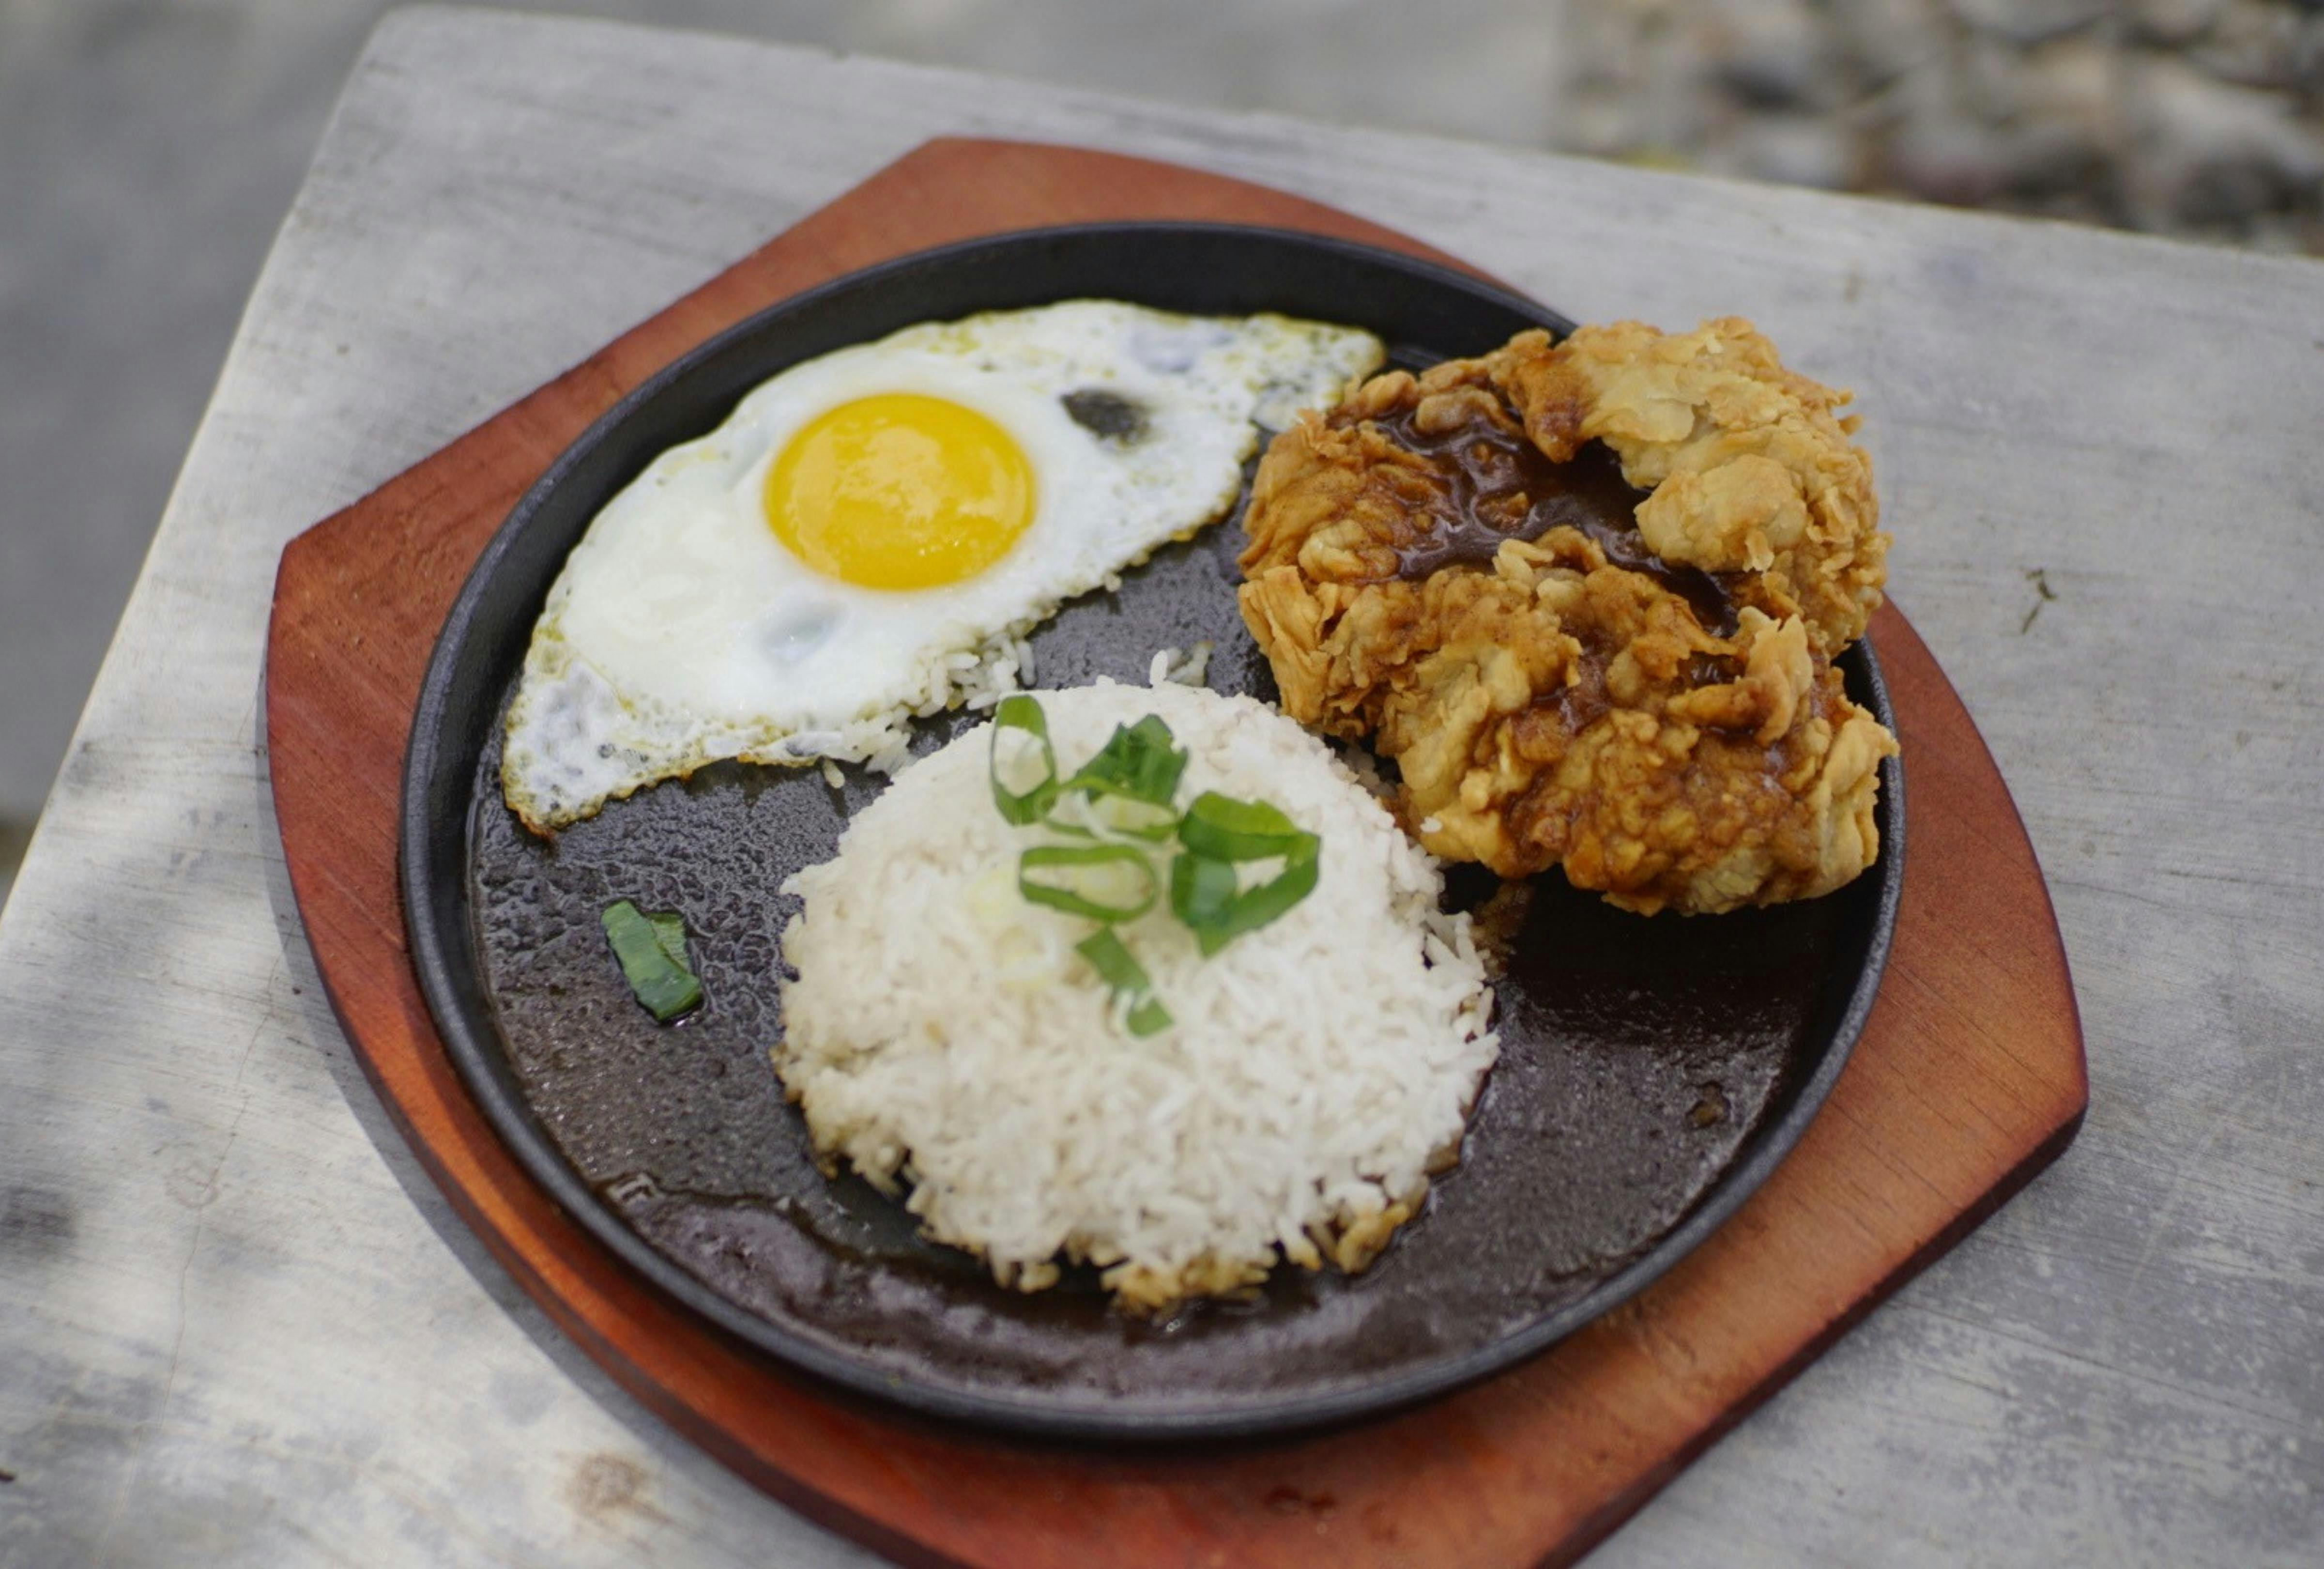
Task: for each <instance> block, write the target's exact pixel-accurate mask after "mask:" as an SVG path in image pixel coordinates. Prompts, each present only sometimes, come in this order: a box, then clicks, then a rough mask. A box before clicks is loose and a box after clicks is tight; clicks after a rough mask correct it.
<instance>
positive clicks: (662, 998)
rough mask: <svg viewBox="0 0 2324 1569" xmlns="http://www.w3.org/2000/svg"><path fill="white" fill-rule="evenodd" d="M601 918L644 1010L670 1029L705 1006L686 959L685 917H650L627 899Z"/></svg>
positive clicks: (700, 984)
mask: <svg viewBox="0 0 2324 1569" xmlns="http://www.w3.org/2000/svg"><path fill="white" fill-rule="evenodd" d="M598 920H599V922H600V923H601V924H602V925H603V926H604V928H605V940H606V941H607V942H608V943H610V944H612V945H613V956H614V957H615V958H616V959H619V960H620V961H621V964H622V976H623V978H625V979H626V980H627V981H628V982H629V983H630V991H631V993H632V995H634V996H635V997H636V998H637V1000H638V1003H639V1006H641V1007H642V1008H643V1009H645V1011H647V1012H649V1013H650V1014H652V1015H653V1016H654V1017H655V1018H656V1019H658V1020H660V1021H661V1022H662V1023H664V1024H667V1023H669V1021H670V1020H673V1019H675V1018H677V1017H678V1015H679V1014H681V1013H687V1012H690V1011H693V1010H694V1009H696V1008H698V1007H700V1006H701V1004H702V983H701V982H699V981H697V980H696V979H695V978H694V972H693V970H692V969H690V968H689V967H688V966H687V960H686V918H685V917H683V916H680V915H677V914H673V913H670V912H668V911H664V912H660V913H657V914H654V915H647V914H645V913H643V912H642V911H641V910H640V909H638V907H637V906H636V905H634V904H632V903H631V902H630V901H629V900H626V899H623V900H615V901H614V902H613V903H612V904H609V905H607V906H606V907H605V908H604V911H603V912H602V913H600V915H599V916H598Z"/></svg>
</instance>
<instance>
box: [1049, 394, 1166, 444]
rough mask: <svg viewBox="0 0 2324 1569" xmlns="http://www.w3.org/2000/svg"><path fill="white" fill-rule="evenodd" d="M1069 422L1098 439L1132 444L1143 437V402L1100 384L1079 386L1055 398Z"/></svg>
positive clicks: (1144, 409) (1144, 431)
mask: <svg viewBox="0 0 2324 1569" xmlns="http://www.w3.org/2000/svg"><path fill="white" fill-rule="evenodd" d="M1057 401H1059V402H1061V403H1063V404H1064V405H1065V413H1066V414H1067V415H1068V416H1070V417H1071V418H1072V420H1073V422H1074V424H1076V425H1078V426H1080V427H1081V428H1082V429H1084V430H1086V431H1088V432H1089V433H1090V434H1091V435H1093V436H1095V437H1097V438H1099V439H1100V440H1102V441H1111V442H1112V443H1113V444H1114V445H1115V446H1117V447H1135V446H1137V445H1138V443H1139V442H1140V441H1143V440H1145V439H1146V429H1147V426H1146V405H1145V404H1143V403H1140V402H1138V401H1135V400H1133V399H1130V398H1125V397H1123V396H1122V395H1121V394H1120V392H1111V391H1109V390H1108V389H1106V388H1104V387H1079V388H1076V389H1074V391H1073V392H1067V393H1065V395H1064V396H1063V397H1061V398H1059V399H1058V400H1057Z"/></svg>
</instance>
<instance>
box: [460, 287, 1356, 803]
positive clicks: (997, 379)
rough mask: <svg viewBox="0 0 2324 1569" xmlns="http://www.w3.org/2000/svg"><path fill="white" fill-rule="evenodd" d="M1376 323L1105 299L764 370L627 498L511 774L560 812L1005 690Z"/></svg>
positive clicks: (1189, 530)
mask: <svg viewBox="0 0 2324 1569" xmlns="http://www.w3.org/2000/svg"><path fill="white" fill-rule="evenodd" d="M1381 359H1382V350H1381V346H1380V343H1379V339H1377V338H1375V337H1372V336H1371V335H1370V334H1369V333H1365V332H1360V331H1358V330H1356V329H1354V328H1344V327H1333V326H1328V325H1325V324H1323V323H1318V322H1311V321H1299V320H1294V319H1291V318H1286V317H1280V316H1255V317H1249V318H1204V317H1185V316H1174V315H1169V314H1167V313H1165V312H1162V311H1157V310H1151V309H1146V308H1144V307H1141V306H1133V305H1126V304H1120V303H1118V302H1113V301H1107V300H1073V301H1069V302H1066V303H1064V304H1059V305H1052V306H1046V307H1042V308H1039V309H1029V310H1013V311H995V312H991V313H988V314H985V315H982V316H974V317H970V318H965V319H964V320H960V321H954V322H945V323H928V324H923V325H921V326H918V327H911V328H905V329H904V330H903V331H901V332H898V333H896V334H894V335H892V336H891V337H886V338H882V339H881V340H880V341H878V342H876V343H871V344H864V345H860V346H855V347H852V348H845V349H841V350H839V351H837V352H836V353H833V354H828V355H823V356H821V357H820V358H817V359H813V360H808V361H806V362H804V363H802V364H799V365H794V366H792V367H791V368H789V369H788V370H786V371H784V372H783V373H781V374H779V375H777V376H775V377H773V378H772V379H770V380H769V381H767V382H764V383H761V384H760V385H759V386H758V387H756V388H754V389H752V391H751V392H749V393H748V394H746V395H745V396H744V397H743V399H742V401H741V402H740V403H739V404H738V405H737V406H736V408H735V410H734V411H733V414H732V415H731V416H729V417H728V418H727V420H726V421H725V422H724V424H722V425H720V426H719V427H718V428H717V429H715V430H713V431H712V432H710V434H708V435H707V436H705V437H702V438H699V439H697V440H694V441H689V442H687V443H684V444H683V445H681V446H678V447H674V448H670V449H669V450H668V451H666V452H664V453H662V454H661V455H660V456H659V457H656V458H655V459H654V460H653V462H652V463H650V465H648V466H647V467H646V469H645V471H644V472H643V473H642V474H641V475H639V476H638V477H637V479H636V480H634V481H632V483H631V484H630V485H628V486H627V487H626V488H624V489H623V490H622V491H621V492H620V493H619V494H616V495H615V496H614V497H613V500H611V501H610V502H608V503H606V504H605V506H604V509H603V510H602V511H601V512H599V513H598V514H597V516H596V517H595V519H594V520H593V521H591V522H590V524H589V528H588V530H587V531H586V534H585V535H584V536H583V538H582V540H581V542H580V543H579V544H578V545H576V547H574V549H573V552H572V554H571V555H570V556H569V557H568V558H567V560H566V563H565V568H564V570H563V571H562V572H561V573H560V574H559V575H558V579H557V582H556V584H555V585H554V586H552V587H551V588H550V590H549V599H548V603H547V605H545V606H544V608H543V609H542V611H541V614H540V619H539V622H538V623H536V624H535V626H534V628H533V634H532V641H531V644H530V648H529V649H528V650H527V651H526V655H525V664H524V670H523V674H522V676H521V678H520V680H519V683H518V688H517V693H516V697H515V698H514V699H513V701H512V703H511V705H510V707H509V712H508V719H507V734H506V741H505V745H504V747H503V753H502V763H501V780H502V786H503V792H504V793H505V795H506V797H507V799H508V803H509V805H510V807H511V808H513V809H514V810H515V811H516V813H517V814H518V816H519V817H521V818H522V819H523V820H524V822H525V824H526V826H529V827H530V828H532V829H534V830H535V831H536V832H549V831H551V830H554V829H556V828H558V827H561V826H566V825H567V824H570V823H573V822H575V821H577V820H579V819H581V818H583V817H589V816H591V815H592V814H594V813H595V812H596V811H597V810H598V809H599V808H601V807H603V806H604V803H605V802H606V801H608V800H611V799H616V798H620V797H622V796H626V795H628V794H630V793H631V792H632V791H633V790H636V789H640V788H641V787H643V786H645V785H648V784H651V783H653V782H654V781H656V780H663V779H669V778H674V777H678V776H682V775H684V774H687V773H689V772H691V771H693V770H695V769H696V768H699V767H701V766H702V765H703V764H705V763H708V762H713V761H718V760H720V759H722V758H742V759H744V760H747V761H753V762H762V763H776V764H799V763H806V762H810V761H816V760H818V759H828V760H832V761H861V762H868V763H870V764H871V766H873V767H875V768H881V769H885V770H890V771H892V770H893V769H895V768H897V767H899V766H900V765H901V763H902V762H903V761H904V760H905V757H906V746H907V744H908V740H909V728H908V726H909V722H910V720H911V718H912V717H913V716H914V715H927V714H932V713H935V712H937V711H939V710H941V709H943V708H945V707H948V706H958V705H960V704H963V703H966V704H968V705H970V706H977V707H983V706H990V705H991V704H992V703H994V702H997V701H998V700H999V699H1000V697H1002V696H1003V695H1005V694H1006V693H1007V692H1009V691H1010V690H1013V689H1014V688H1016V686H1017V685H1018V684H1019V681H1020V679H1023V678H1027V676H1028V672H1027V670H1026V669H1025V666H1026V663H1027V661H1028V651H1027V649H1026V647H1025V643H1024V641H1023V640H1024V637H1025V634H1026V633H1028V632H1030V631H1031V629H1032V628H1033V627H1034V626H1035V625H1037V623H1040V622H1041V621H1043V620H1045V619H1047V617H1048V616H1049V615H1050V614H1053V613H1054V612H1055V611H1056V608H1057V606H1058V605H1061V604H1062V603H1064V602H1065V600H1067V599H1069V598H1072V597H1073V596H1074V595H1079V594H1084V593H1086V592H1088V591H1089V590H1091V589H1093V588H1098V587H1101V586H1113V585H1114V584H1115V583H1116V582H1117V581H1118V574H1120V572H1121V570H1122V569H1123V568H1128V567H1130V566H1133V565H1135V564H1137V563H1139V562H1140V561H1143V560H1144V559H1145V558H1147V557H1148V555H1150V554H1151V553H1152V552H1153V551H1154V550H1155V549H1157V548H1158V547H1159V546H1161V545H1163V544H1165V543H1167V542H1168V541H1170V540H1182V539H1186V538H1189V537H1191V536H1192V535H1193V534H1194V532H1195V531H1198V530H1200V529H1202V528H1203V527H1204V526H1205V525H1207V524H1209V523H1211V522H1213V521H1217V520H1218V519H1219V518H1220V517H1221V516H1222V515H1224V513H1225V512H1227V511H1228V509H1229V508H1231V506H1232V505H1233V503H1234V499H1235V496H1236V494H1237V493H1238V491H1239V490H1240V485H1241V477H1242V470H1243V465H1244V463H1245V461H1246V460H1247V459H1248V458H1249V457H1250V455H1251V454H1252V452H1253V451H1255V450H1256V448H1257V446H1258V442H1259V431H1260V429H1261V428H1262V427H1264V428H1267V429H1281V428H1283V427H1285V426H1286V425H1288V424H1289V423H1290V422H1291V420H1292V419H1293V417H1294V416H1295V415H1296V413H1297V411H1299V410H1300V409H1302V408H1311V407H1317V406H1321V405H1323V404H1325V403H1328V402H1329V401H1331V400H1332V399H1333V397H1335V396H1336V395H1337V394H1338V393H1339V392H1340V391H1341V390H1342V388H1343V387H1344V386H1345V385H1346V384H1347V383H1349V382H1350V381H1351V379H1353V378H1355V377H1358V376H1361V375H1364V374H1369V372H1371V371H1372V370H1374V369H1376V368H1377V367H1378V366H1379V364H1380V362H1381Z"/></svg>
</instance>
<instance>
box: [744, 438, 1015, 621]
mask: <svg viewBox="0 0 2324 1569" xmlns="http://www.w3.org/2000/svg"><path fill="white" fill-rule="evenodd" d="M766 509H767V524H768V526H769V527H770V528H771V529H773V530H774V531H775V537H776V538H777V539H779V540H781V541H782V542H783V543H784V544H785V545H787V546H788V547H789V548H790V549H791V551H792V553H793V554H795V555H797V556H798V558H799V559H800V560H802V561H805V562H806V563H807V565H808V566H810V567H812V568H815V569H816V571H818V572H822V573H825V574H827V575H828V576H830V577H836V578H839V579H840V580H841V581H843V582H846V583H853V584H857V585H859V586H862V587H865V588H934V587H937V586H941V585H943V584H946V583H957V582H960V581H961V580H962V579H963V578H967V577H975V576H976V575H977V574H978V573H980V572H982V571H983V570H984V569H985V568H988V567H991V565H992V564H993V563H994V562H995V561H998V560H1000V559H1001V557H1003V556H1005V555H1007V554H1008V553H1009V549H1010V546H1012V545H1014V544H1015V543H1016V542H1017V536H1018V535H1019V534H1021V533H1023V532H1024V531H1025V528H1026V525H1027V524H1028V523H1030V522H1031V521H1033V466H1032V464H1031V463H1030V462H1028V460H1027V458H1026V457H1025V454H1024V452H1023V450H1022V449H1021V448H1019V447H1018V445H1017V443H1016V442H1015V441H1014V440H1012V439H1010V435H1009V433H1008V432H1007V431H1006V430H1003V429H1001V427H1000V426H998V425H996V424H994V423H993V422H992V421H991V420H988V419H986V418H985V417H984V416H983V415H982V414H980V413H978V412H977V411H975V410H973V409H964V408H963V407H961V405H959V404H958V403H953V402H947V401H945V400H944V399H942V398H930V397H924V396H921V395H919V394H918V393H911V392H883V393H881V394H880V395H879V396H877V397H871V398H859V399H857V400H856V401H854V402H852V403H842V404H841V405H839V406H838V407H837V408H835V409H831V410H827V411H825V412H823V413H821V414H818V415H816V417H815V418H814V419H813V420H809V421H808V422H807V424H806V425H805V426H803V427H801V428H800V429H799V432H798V434H797V435H796V436H793V437H792V438H791V439H790V442H789V444H788V446H786V447H785V448H783V450H782V452H781V453H780V454H779V456H778V457H776V459H775V461H774V462H773V464H771V465H770V466H769V467H768V469H767V488H766Z"/></svg>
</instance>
